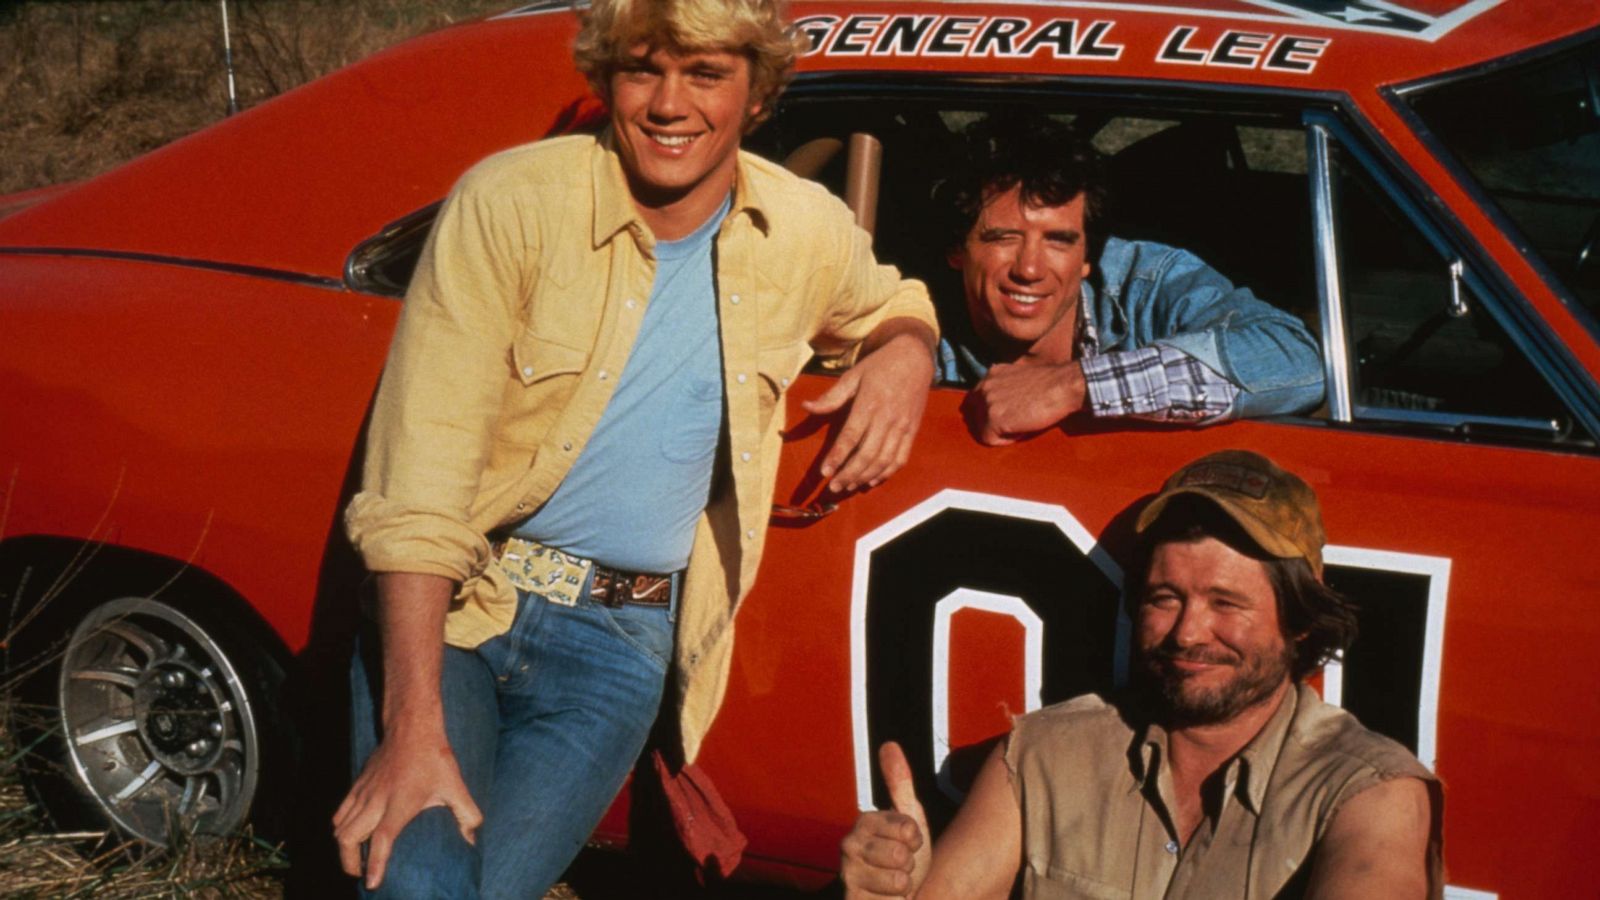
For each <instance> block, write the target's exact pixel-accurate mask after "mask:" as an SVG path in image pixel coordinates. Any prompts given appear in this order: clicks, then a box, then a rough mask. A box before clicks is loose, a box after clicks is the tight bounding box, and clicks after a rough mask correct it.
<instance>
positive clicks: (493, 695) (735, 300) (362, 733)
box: [334, 0, 937, 897]
mask: <svg viewBox="0 0 1600 900" xmlns="http://www.w3.org/2000/svg"><path fill="white" fill-rule="evenodd" d="M796 40H797V38H795V37H794V36H793V35H792V33H791V32H790V31H789V30H788V27H787V23H786V22H785V21H784V18H783V15H782V10H781V9H780V8H779V4H778V3H777V2H775V0H666V2H660V0H598V2H596V3H594V4H593V6H592V7H591V9H590V11H589V13H588V14H587V16H586V17H585V20H584V24H583V29H582V33H581V34H580V36H579V38H578V41H577V46H576V58H577V63H578V66H579V68H580V69H581V70H582V71H583V72H584V73H585V74H586V75H587V76H588V78H589V80H590V82H591V84H592V85H593V87H594V88H595V90H596V93H597V94H598V95H599V96H600V97H601V98H602V99H603V100H604V101H606V103H607V105H608V108H609V117H610V121H609V128H608V130H607V131H606V133H605V134H604V135H602V136H601V137H600V138H598V139H595V138H590V137H586V136H572V137H564V138H556V139H552V140H547V141H542V142H539V143H537V144H532V145H529V146H525V147H520V148H516V149H513V150H509V151H506V152H504V153H501V154H498V155H496V156H494V157H491V158H489V159H488V160H485V161H484V162H482V163H480V164H479V165H477V166H476V167H474V168H473V169H472V170H471V171H470V172H468V173H467V174H466V176H464V177H463V178H462V180H461V182H460V183H459V184H458V185H457V186H456V189H455V190H454V191H453V192H452V194H451V197H450V198H449V200H448V201H447V202H446V203H445V205H444V206H443V208H442V209H441V210H440V214H439V217H438V220H437V221H436V223H435V225H434V231H433V234H432V236H431V237H430V239H429V243H428V246H427V248H426V249H425V251H424V253H423V256H422V259H421V261H420V263H419V265H418V268H417V272H416V275H415V277H414V279H413V281H412V284H411V288H410V291H409V293H408V295H407V299H406V304H405V309H404V312H403V313H402V316H401V320H400V324H399V326H398V328H397V330H396V333H395V337H394V343H393V346H392V347H391V350H390V356H389V360H388V363H387V366H386V368H385V370H384V376H383V381H382V384H381V386H380V388H379V392H378V397H377V400H376V404H375V408H374V414H373V422H372V426H371V431H370V436H369V452H368V456H367V460H366V468H365V472H364V478H363V486H362V490H361V492H360V493H359V494H358V495H357V496H356V497H355V498H354V500H353V501H352V502H351V504H350V508H349V509H348V511H347V526H348V531H349V534H350V537H351V539H352V541H353V542H354V543H355V545H356V547H357V548H358V549H359V550H360V552H361V554H362V556H363V558H364V559H365V561H366V564H367V566H368V568H369V569H370V570H372V571H373V572H375V573H377V583H378V599H377V603H376V609H375V618H376V627H375V629H374V630H373V632H372V633H369V634H368V635H366V636H365V637H364V639H363V643H362V646H361V647H360V649H359V651H358V654H357V660H356V664H355V665H354V666H353V674H352V687H353V693H354V701H353V707H354V709H353V728H354V738H353V743H354V745H355V754H356V771H357V772H358V775H357V777H356V780H355V784H354V786H353V787H352V788H351V790H350V793H349V795H348V796H347V797H346V799H345V801H344V803H343V804H342V805H341V806H340V808H339V810H338V812H337V813H336V815H335V818H334V828H335V833H336V837H337V839H338V842H339V848H340V854H341V858H342V861H343V865H344V868H345V870H346V871H347V872H349V873H350V874H352V875H359V876H362V890H363V892H364V893H367V894H370V895H375V896H414V895H415V896H423V895H425V896H429V897H434V896H449V897H477V896H484V897H513V896H517V897H539V896H542V895H543V892H544V890H545V888H546V887H547V886H548V885H549V884H550V883H551V882H553V881H554V880H555V879H556V878H557V876H559V874H560V873H561V871H562V869H563V868H564V867H565V866H566V864H567V863H568V862H569V861H570V860H571V859H572V857H573V856H574V855H575V854H576V852H577V850H578V849H579V847H581V846H582V843H583V841H584V839H585V838H586V837H587V836H588V834H589V832H590V831H591V830H592V829H593V827H594V825H595V823H596V822H597V821H598V820H599V817H600V816H601V814H602V813H603V812H604V810H605V808H606V806H607V804H609V802H610V800H611V799H612V797H613V796H614V795H615V793H616V791H617V789H618V788H619V787H620V785H621V784H622V781H623V779H624V777H625V776H626V773H627V772H628V770H629V768H630V767H631V765H632V763H633V760H634V759H635V757H636V756H637V755H638V753H639V750H640V748H641V746H642V745H643V742H644V739H645V735H646V733H647V731H648V729H649V726H650V724H651V722H652V721H653V720H654V718H655V715H656V711H657V707H658V705H659V703H660V700H661V697H662V695H663V687H664V684H665V680H666V676H667V674H668V672H669V671H670V672H671V673H672V674H673V676H674V678H675V685H674V690H673V691H672V696H674V697H675V699H676V702H677V709H676V718H677V724H678V731H679V732H680V733H681V735H682V741H683V746H682V748H681V749H682V755H683V758H684V759H685V760H687V761H692V760H693V759H694V757H695V754H696V753H697V752H698V750H699V747H700V743H701V741H702V739H703V738H704V736H705V734H706V731H707V729H708V728H709V727H710V725H711V723H712V721H713V719H714V717H715V715H716V711H717V707H718V705H719V704H720V702H721V699H722V695H723V691H724V688H725V685H726V681H727V675H728V668H729V659H730V655H731V651H732V643H733V620H734V612H735V610H736V607H737V604H738V601H739V598H740V597H742V596H743V595H744V593H745V592H746V591H748V589H749V587H750V585H751V582H752V580H753V578H754V576H755V572H756V567H757V563H758V561H759V559H760V557H761V549H762V544H763V540H764V538H765V526H766V520H767V516H768V510H769V506H770V503H771V497H772V493H773V484H774V480H775V478H776V473H777V466H778V455H779V448H780V441H779V435H778V430H779V428H780V427H781V426H782V414H781V410H783V408H784V403H783V394H784V392H785V390H786V389H787V388H788V386H789V384H790V381H791V379H793V378H794V377H795V376H796V375H797V374H798V373H799V371H800V369H801V367H802V366H803V365H804V364H805V363H806V361H807V360H808V359H810V358H811V357H812V356H813V355H820V356H823V357H826V358H829V359H832V360H835V361H837V362H838V363H839V364H841V365H849V366H850V368H849V370H848V371H847V372H846V373H845V374H844V375H843V376H842V377H841V378H840V379H839V381H838V383H837V384H836V385H835V386H834V387H833V388H832V389H830V390H829V391H828V392H827V393H825V394H824V395H823V396H821V397H820V398H818V399H817V400H816V401H814V402H813V403H812V404H811V405H810V407H809V408H810V409H811V410H812V411H813V412H818V413H830V412H833V411H837V410H846V409H847V410H848V411H847V412H846V414H845V420H844V424H843V426H842V427H841V429H840V432H839V437H838V440H837V441H836V442H835V444H834V445H833V446H832V447H831V448H830V450H829V451H828V453H827V455H826V456H825V457H824V459H823V461H822V472H823V474H824V476H825V477H827V478H829V479H830V483H831V487H832V488H833V489H834V490H836V491H851V490H855V489H858V488H862V487H868V486H871V485H874V484H877V483H878V482H880V481H882V480H883V479H884V478H887V477H888V476H889V475H891V474H892V473H893V472H894V471H895V470H897V469H898V468H899V467H900V466H901V465H902V464H903V463H904V462H905V459H906V456H907V454H908V453H909V451H910V448H911V443H912V439H913V437H914V436H915V432H916V429H917V425H918V423H919V420H920V418H921V412H922V407H923V404H924V402H925V400H926V395H927V390H928V386H929V385H930V384H931V382H932V376H933V366H934V363H933V348H934V345H935V343H936V341H937V330H936V325H935V324H934V319H933V312H932V307H931V304H930V303H929V302H928V299H927V294H926V291H925V290H924V289H923V287H922V286H921V285H920V284H918V283H917V282H914V281H906V280H903V279H901V278H900V276H899V274H898V273H897V272H895V271H894V270H893V269H892V268H889V267H886V266H880V265H878V264H877V262H876V261H875V260H874V258H873V256H872V252H871V247H870V241H869V239H868V237H867V236H866V234H865V233H864V232H862V231H861V230H860V229H858V228H855V227H854V225H853V223H852V221H851V219H850V217H849V214H848V212H847V210H845V208H844V207H843V205H842V204H840V203H839V202H838V201H837V200H835V199H834V198H832V197H831V196H829V195H828V194H827V193H826V191H824V190H823V189H821V188H820V187H818V186H816V185H814V184H810V183H808V182H804V181H801V180H800V179H798V178H795V177H794V176H792V175H790V174H788V173H787V172H785V171H783V170H782V169H781V168H779V167H777V166H774V165H772V164H771V163H768V162H766V161H764V160H761V159H759V158H757V157H754V156H751V155H748V154H745V153H742V152H741V151H740V149H739V145H740V141H741V139H742V137H743V135H744V134H745V133H746V132H748V131H749V130H750V129H751V128H752V127H753V126H754V125H755V124H756V123H757V122H759V121H760V120H761V119H762V118H763V117H764V116H765V115H766V113H767V112H768V111H769V110H770V108H771V106H772V103H773V101H774V99H775V98H776V95H777V93H778V92H779V90H780V89H781V88H782V86H783V84H784V83H785V82H786V80H787V78H788V76H789V72H790V69H791V67H792V64H793V61H794V57H795V53H796V49H797V48H796ZM714 473H715V474H716V477H715V478H714V477H713V474H714Z"/></svg>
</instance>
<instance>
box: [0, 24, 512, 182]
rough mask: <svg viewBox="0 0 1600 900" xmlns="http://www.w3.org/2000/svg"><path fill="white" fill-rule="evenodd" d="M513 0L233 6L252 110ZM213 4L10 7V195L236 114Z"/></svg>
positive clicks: (4, 122) (0, 79)
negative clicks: (410, 39) (405, 41)
mask: <svg viewBox="0 0 1600 900" xmlns="http://www.w3.org/2000/svg"><path fill="white" fill-rule="evenodd" d="M512 5H513V3H512V0H229V12H230V16H231V18H232V30H233V43H234V61H235V68H236V70H237V74H238V95H239V102H240V105H241V106H242V107H249V106H251V105H253V104H256V103H260V102H261V101H262V100H265V99H267V98H269V97H272V96H274V95H275V94H278V93H281V92H282V91H285V90H288V89H289V88H292V87H295V86H296V85H299V84H302V83H304V82H306V81H309V80H311V79H313V78H316V77H317V76H319V75H323V74H325V73H327V72H331V71H333V70H334V69H336V68H339V67H340V66H343V65H347V64H349V63H351V62H354V61H355V60H357V59H360V58H361V57H363V56H366V55H368V54H370V53H372V52H374V51H376V50H379V49H381V48H383V47H386V46H388V45H390V44H393V43H395V42H397V41H400V40H402V39H404V38H407V37H410V36H412V35H415V34H418V33H421V32H424V31H428V30H431V29H434V28H438V27H440V26H443V25H446V24H449V23H450V22H452V21H458V20H460V19H462V18H467V17H471V16H476V15H481V14H483V13H486V12H493V11H497V10H501V9H505V8H509V7H510V6H512ZM221 34H222V28H221V11H220V7H219V5H218V3H217V2H215V0H98V2H89V0H78V2H63V0H55V2H40V0H0V194H5V193H10V192H14V191H21V190H26V189H29V188H34V187H41V186H44V185H48V184H55V183H59V182H63V181H76V180H79V179H83V178H88V177H90V176H93V175H95V174H98V173H100V172H103V171H105V170H106V169H108V168H111V167H112V166H115V165H117V164H118V163H121V162H124V161H126V160H128V159H131V158H133V157H135V156H137V155H139V154H141V153H145V152H147V151H149V150H153V149H155V148H156V147H159V146H161V145H162V144H165V143H167V142H169V141H172V140H174V139H176V138H179V137H182V136H184V135H186V134H188V133H190V132H192V131H194V130H196V129H198V128H201V127H203V126H205V125H208V124H210V123H212V122H215V121H217V120H218V119H220V118H222V117H223V116H225V115H226V114H227V92H226V82H225V79H224V67H223V53H222V40H221Z"/></svg>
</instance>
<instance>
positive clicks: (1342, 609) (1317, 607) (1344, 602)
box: [1123, 495, 1357, 681]
mask: <svg viewBox="0 0 1600 900" xmlns="http://www.w3.org/2000/svg"><path fill="white" fill-rule="evenodd" d="M1208 537H1209V538H1215V539H1217V540H1219V541H1221V542H1222V543H1224V544H1227V545H1228V546H1229V547H1232V548H1233V549H1234V550H1236V551H1238V552H1239V553H1242V554H1244V555H1245V556H1248V557H1250V558H1251V559H1254V560H1257V561H1259V562H1260V563H1261V565H1262V566H1263V567H1264V568H1265V569H1266V570H1267V579H1268V581H1270V582H1271V584H1272V591H1273V593H1274V594H1275V595H1276V597H1277V601H1278V628H1279V630H1280V631H1281V632H1282V634H1283V639H1284V641H1285V642H1286V643H1287V644H1289V645H1290V646H1291V647H1293V648H1294V661H1293V662H1292V663H1291V664H1290V666H1289V674H1290V677H1292V678H1293V679H1294V680H1295V681H1300V680H1302V679H1304V678H1305V677H1306V676H1307V675H1310V674H1311V673H1312V672H1315V671H1317V670H1318V669H1320V668H1322V666H1323V665H1324V664H1326V663H1328V662H1329V661H1331V660H1337V659H1341V658H1343V656H1344V652H1345V650H1346V649H1348V648H1349V646H1350V644H1351V643H1352V642H1354V641H1355V639H1356V631H1357V625H1356V605H1355V603H1353V602H1352V601H1351V600H1350V599H1349V598H1347V597H1345V596H1344V595H1343V594H1340V593H1339V592H1338V591H1335V590H1334V589H1333V588H1330V587H1328V586H1327V585H1325V584H1323V583H1322V582H1321V581H1319V580H1318V579H1317V576H1316V574H1315V573H1313V572H1312V571H1311V564H1310V563H1308V562H1306V561H1305V560H1304V559H1301V558H1299V557H1295V558H1293V559H1283V558H1280V557H1276V556H1273V555H1271V554H1270V553H1267V552H1266V551H1265V550H1262V549H1261V547H1260V545H1258V544H1257V543H1256V542H1255V541H1254V540H1253V539H1251V537H1250V536H1249V535H1248V534H1245V532H1244V529H1242V528H1240V527H1239V524H1238V523H1237V522H1235V521H1234V520H1233V519H1232V518H1231V517H1229V516H1228V514H1227V513H1225V512H1223V511H1222V510H1221V508H1219V507H1218V506H1217V505H1216V504H1215V503H1212V502H1211V501H1210V500H1207V499H1205V498H1203V497H1198V496H1193V495H1190V496H1178V497H1174V498H1172V500H1171V501H1170V502H1168V504H1167V508H1166V509H1165V510H1163V511H1162V513H1161V517H1160V518H1159V519H1157V520H1156V521H1155V522H1154V523H1152V524H1151V526H1150V527H1149V528H1148V529H1146V530H1145V532H1144V533H1143V534H1141V535H1140V536H1139V541H1138V543H1137V544H1136V545H1135V546H1134V553H1133V561H1132V564H1131V565H1130V566H1129V567H1128V570H1127V573H1126V574H1125V576H1124V579H1123V596H1124V597H1126V598H1127V605H1128V614H1129V615H1130V616H1132V615H1135V614H1136V613H1137V610H1138V603H1139V600H1140V598H1141V597H1142V595H1143V593H1144V584H1145V579H1146V577H1147V576H1148V575H1149V572H1150V559H1151V557H1152V556H1154V555H1155V549H1156V548H1157V547H1159V546H1161V545H1162V544H1168V543H1175V542H1176V543H1188V542H1191V541H1198V540H1201V539H1203V538H1208Z"/></svg>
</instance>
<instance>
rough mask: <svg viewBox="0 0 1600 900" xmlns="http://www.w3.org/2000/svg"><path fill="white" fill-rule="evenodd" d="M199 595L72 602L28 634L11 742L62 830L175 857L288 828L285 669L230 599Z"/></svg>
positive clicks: (188, 591) (60, 603) (53, 609)
mask: <svg viewBox="0 0 1600 900" xmlns="http://www.w3.org/2000/svg"><path fill="white" fill-rule="evenodd" d="M194 587H195V586H194V584H193V583H191V584H189V585H188V586H183V585H182V584H181V583H180V584H174V585H172V589H171V590H166V591H161V592H156V593H157V596H153V597H152V596H115V595H113V596H109V597H107V596H106V595H104V594H101V595H100V597H99V598H98V599H89V598H86V597H84V596H83V594H82V593H80V594H78V595H76V596H75V597H69V596H66V595H63V596H60V597H57V598H55V599H53V600H52V601H50V602H49V603H47V604H46V605H45V607H44V608H43V609H41V612H40V615H39V616H38V617H37V619H36V620H35V621H33V622H30V623H29V624H28V626H27V627H26V628H25V629H23V631H22V633H21V634H20V635H19V636H18V642H17V645H16V646H14V647H13V650H14V651H20V652H14V653H13V655H12V659H13V660H14V661H15V660H19V659H20V660H27V662H25V663H24V664H23V666H22V668H21V669H20V671H19V670H18V669H17V668H16V667H15V666H14V667H13V677H20V679H21V680H20V682H19V683H18V684H17V686H16V693H15V698H16V699H15V700H14V701H13V703H12V704H11V707H10V710H9V724H10V726H11V727H10V731H11V733H12V734H13V735H15V736H16V738H17V740H18V742H19V744H20V749H21V750H22V751H23V754H22V771H23V775H24V781H25V784H26V785H27V787H28V789H29V792H30V794H31V796H32V798H33V799H34V800H35V801H36V802H37V803H38V804H39V805H40V806H41V807H42V809H43V811H44V813H45V814H46V815H47V816H48V818H49V819H50V821H51V824H52V825H54V826H55V827H56V828H57V829H59V830H61V831H67V832H101V831H104V832H107V833H108V834H112V835H116V834H120V835H121V836H123V837H129V838H135V839H138V840H141V841H144V842H146V843H149V844H153V845H156V846H161V847H169V846H172V845H174V844H175V843H181V842H182V841H183V840H185V839H187V838H188V837H190V836H196V835H224V834H230V833H233V832H236V831H238V830H240V829H241V828H242V827H243V826H244V825H246V824H247V823H251V824H254V825H255V826H256V829H257V832H258V833H262V832H265V833H266V834H267V835H268V836H270V835H271V834H272V833H273V832H274V831H275V830H276V826H277V825H278V824H279V823H280V822H281V821H282V811H283V810H284V808H285V807H286V806H287V804H286V803H284V802H281V801H282V800H283V799H284V792H282V791H273V790H272V789H271V786H270V783H271V781H272V780H273V779H274V778H275V777H276V776H277V775H279V774H280V773H287V772H288V771H289V770H290V769H289V766H288V765H287V763H288V760H289V758H291V756H290V754H289V753H288V750H289V742H288V740H287V738H288V736H287V734H285V733H284V732H283V731H282V729H280V728H279V723H278V721H277V716H276V710H275V704H276V701H277V695H278V691H279V688H280V686H281V685H282V682H283V678H284V670H283V667H282V666H281V665H280V664H279V663H278V661H277V660H276V659H275V658H274V657H273V656H272V654H271V653H270V652H269V651H268V650H266V649H265V648H264V646H263V644H262V642H261V641H259V640H253V639H252V638H251V636H250V634H249V630H248V629H247V628H245V627H241V626H240V624H239V623H238V621H237V616H230V613H233V612H235V607H236V606H237V604H236V603H234V602H232V601H231V598H219V597H218V596H216V595H215V594H211V593H207V592H204V591H198V592H197V591H195V590H194ZM19 701H20V702H19ZM274 798H276V800H274Z"/></svg>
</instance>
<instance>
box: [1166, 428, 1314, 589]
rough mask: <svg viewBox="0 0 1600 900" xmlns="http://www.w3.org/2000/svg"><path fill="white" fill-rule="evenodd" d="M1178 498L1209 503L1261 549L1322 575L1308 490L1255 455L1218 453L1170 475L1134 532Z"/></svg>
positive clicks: (1241, 452)
mask: <svg viewBox="0 0 1600 900" xmlns="http://www.w3.org/2000/svg"><path fill="white" fill-rule="evenodd" d="M1180 494H1194V495H1196V496H1200V497H1204V498H1206V499H1207V500H1210V501H1211V502H1213V503H1215V504H1216V505H1217V506H1218V507H1220V508H1221V509H1222V511H1223V512H1225V513H1227V514H1228V516H1229V518H1232V519H1233V520H1234V521H1235V522H1238V523H1239V527H1241V528H1243V529H1244V531H1245V533H1246V534H1248V535H1250V537H1251V538H1253V539H1254V540H1255V542H1256V543H1258V544H1260V545H1261V549H1263V550H1265V551H1267V552H1268V553H1270V554H1272V555H1273V556H1277V557H1281V558H1284V559H1293V558H1295V557H1300V558H1303V559H1305V561H1306V562H1309V563H1310V564H1311V571H1313V572H1315V573H1316V575H1317V577H1318V578H1321V577H1322V545H1323V543H1324V542H1325V541H1326V540H1327V535H1326V533H1325V532H1324V531H1323V530H1322V509H1321V507H1320V506H1318V505H1317V495H1316V493H1315V492H1314V491H1312V490H1311V486H1310V485H1308V484H1306V483H1305V482H1304V481H1301V480H1300V477H1299V476H1297V475H1295V474H1294V473H1292V472H1288V471H1285V470H1283V469H1280V468H1278V466H1277V464H1276V463H1274V462H1273V461H1272V460H1270V459H1267V458H1266V457H1265V456H1262V455H1261V454H1259V453H1252V452H1250V451H1249V450H1220V451H1218V452H1216V453H1212V454H1210V455H1208V456H1202V457H1200V458H1199V459H1197V460H1195V461H1194V462H1192V463H1189V464H1188V465H1187V466H1184V467H1183V468H1181V469H1179V470H1178V471H1177V472H1175V473H1173V475H1172V477H1171V478H1168V479H1167V483H1166V484H1164V485H1162V486H1161V493H1160V494H1158V495H1157V496H1156V498H1155V499H1154V500H1152V501H1150V505H1149V506H1146V507H1145V508H1144V511H1143V512H1141V513H1140V514H1139V523H1138V525H1136V526H1135V529H1136V530H1137V531H1139V532H1140V533H1141V534H1142V533H1143V532H1144V530H1145V529H1147V528H1149V527H1150V525H1151V524H1152V523H1154V522H1155V520H1156V519H1158V518H1160V516H1161V511H1162V510H1164V509H1166V508H1167V504H1168V503H1169V502H1170V501H1171V500H1172V498H1173V497H1176V496H1178V495H1180Z"/></svg>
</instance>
